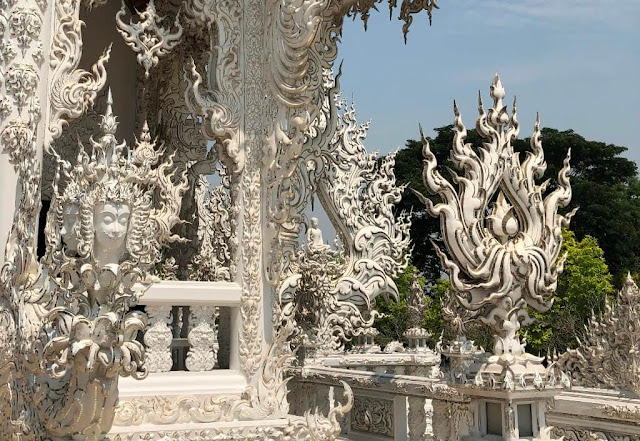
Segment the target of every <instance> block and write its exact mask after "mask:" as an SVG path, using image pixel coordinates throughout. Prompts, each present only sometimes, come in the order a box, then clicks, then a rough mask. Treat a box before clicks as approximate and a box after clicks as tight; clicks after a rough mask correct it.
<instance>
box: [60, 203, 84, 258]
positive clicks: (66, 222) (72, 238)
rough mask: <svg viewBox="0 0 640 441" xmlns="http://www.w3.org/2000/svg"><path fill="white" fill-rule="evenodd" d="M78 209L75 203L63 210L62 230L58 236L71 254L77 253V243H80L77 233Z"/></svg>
mask: <svg viewBox="0 0 640 441" xmlns="http://www.w3.org/2000/svg"><path fill="white" fill-rule="evenodd" d="M79 212H80V207H79V206H78V204H77V203H70V204H69V205H68V206H66V207H65V208H64V213H63V215H62V216H63V218H62V228H61V229H60V236H61V237H62V240H63V241H64V244H65V246H66V248H67V250H68V251H70V252H72V253H77V252H78V243H79V241H80V237H79V232H78V226H79V225H78V214H79Z"/></svg>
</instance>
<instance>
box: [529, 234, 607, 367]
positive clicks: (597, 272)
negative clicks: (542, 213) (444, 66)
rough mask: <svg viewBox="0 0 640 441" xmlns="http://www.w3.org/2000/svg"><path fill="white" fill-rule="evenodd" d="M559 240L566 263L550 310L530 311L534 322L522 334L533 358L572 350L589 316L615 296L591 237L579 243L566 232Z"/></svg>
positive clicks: (603, 262) (594, 240) (598, 248)
mask: <svg viewBox="0 0 640 441" xmlns="http://www.w3.org/2000/svg"><path fill="white" fill-rule="evenodd" d="M562 236H563V242H562V251H561V255H563V254H564V253H566V254H567V259H566V261H565V264H564V271H563V273H562V274H561V275H560V277H559V278H558V289H557V290H556V293H555V295H554V299H555V301H554V303H553V306H552V307H551V309H550V310H549V311H547V312H545V313H543V314H540V313H537V312H535V311H530V313H531V316H532V317H535V318H536V319H537V322H536V323H534V324H533V325H530V326H528V327H526V328H523V329H522V331H521V332H523V331H524V332H525V333H526V335H527V350H528V351H529V352H531V353H533V354H536V353H537V354H542V355H544V354H545V353H546V352H547V350H552V349H557V350H558V351H559V352H563V351H565V350H566V349H567V348H573V347H575V346H576V345H577V340H576V336H579V335H581V334H582V332H583V330H584V326H585V325H586V324H587V321H588V319H589V317H591V314H592V313H594V312H595V313H599V312H600V311H602V310H603V308H604V305H605V300H606V298H607V296H610V295H612V294H613V293H614V288H613V285H612V276H611V274H610V273H609V269H608V267H607V263H606V262H605V260H604V253H603V251H602V248H600V247H599V246H598V241H597V240H596V239H595V238H593V237H591V236H585V237H584V238H583V239H582V240H581V241H578V240H577V239H576V236H575V233H573V232H572V231H569V230H566V229H565V230H563V232H562Z"/></svg>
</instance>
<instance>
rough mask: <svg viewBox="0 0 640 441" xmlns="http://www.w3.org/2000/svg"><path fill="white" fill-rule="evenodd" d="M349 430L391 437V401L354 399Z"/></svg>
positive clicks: (365, 398)
mask: <svg viewBox="0 0 640 441" xmlns="http://www.w3.org/2000/svg"><path fill="white" fill-rule="evenodd" d="M351 429H352V430H357V431H360V432H368V433H373V434H376V435H382V436H390V437H392V436H393V401H389V400H379V399H375V398H368V397H356V398H355V399H354V400H353V409H352V410H351Z"/></svg>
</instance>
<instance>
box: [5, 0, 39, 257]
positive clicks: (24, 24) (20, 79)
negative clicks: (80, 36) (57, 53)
mask: <svg viewBox="0 0 640 441" xmlns="http://www.w3.org/2000/svg"><path fill="white" fill-rule="evenodd" d="M48 3H49V2H45V1H42V0H23V1H20V2H16V1H1V2H0V33H1V34H2V45H1V46H0V71H1V72H2V76H0V81H1V83H0V87H2V90H1V93H0V188H2V191H0V206H1V207H2V212H1V213H0V263H2V262H4V258H5V247H6V244H7V238H8V237H9V234H10V232H11V227H12V223H13V215H14V211H15V209H16V206H17V205H18V203H19V201H20V198H21V197H23V195H22V193H23V192H25V189H20V186H19V185H18V177H19V167H23V168H24V167H27V165H28V162H29V161H28V160H29V159H31V158H34V159H35V158H40V157H41V156H42V145H43V140H44V130H43V128H44V127H43V125H42V124H40V121H41V119H42V115H43V113H44V112H43V111H42V105H43V103H46V101H47V100H46V96H47V90H48V89H47V77H48V73H49V64H48V63H45V62H44V61H45V58H46V57H47V56H48V53H49V51H48V45H49V39H50V32H49V29H50V25H49V22H50V11H49V10H48V9H47V6H48ZM37 172H38V173H39V169H38V170H37ZM28 191H29V190H27V192H28ZM36 202H39V201H36ZM33 222H34V225H37V217H36V219H34V220H33ZM29 233H31V234H35V231H29ZM34 241H35V237H34Z"/></svg>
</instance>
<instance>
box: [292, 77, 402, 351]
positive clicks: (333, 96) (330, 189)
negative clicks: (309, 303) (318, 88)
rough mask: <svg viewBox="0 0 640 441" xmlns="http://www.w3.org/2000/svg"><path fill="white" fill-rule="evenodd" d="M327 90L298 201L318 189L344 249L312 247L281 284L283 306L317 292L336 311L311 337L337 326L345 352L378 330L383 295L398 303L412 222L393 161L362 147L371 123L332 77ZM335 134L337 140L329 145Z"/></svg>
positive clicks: (311, 136)
mask: <svg viewBox="0 0 640 441" xmlns="http://www.w3.org/2000/svg"><path fill="white" fill-rule="evenodd" d="M325 87H326V89H325V91H326V96H325V102H324V105H323V113H322V117H321V118H319V119H317V120H316V122H315V123H314V126H313V127H312V130H311V131H310V132H309V134H308V141H307V144H306V146H305V152H304V153H305V156H304V157H303V159H304V164H305V166H304V167H299V168H298V170H297V174H296V175H295V180H296V181H298V182H300V183H301V184H300V185H298V186H297V187H296V188H298V189H299V191H300V192H301V194H300V195H297V197H296V199H297V200H299V201H304V199H305V198H308V197H311V194H307V193H305V192H304V191H305V190H304V189H305V188H316V189H317V197H318V199H319V200H320V202H321V204H322V206H323V208H324V209H325V211H326V212H327V215H328V216H329V219H330V220H331V222H332V224H333V225H334V227H335V228H336V231H337V233H338V237H339V238H340V240H341V242H342V248H343V249H341V250H335V251H334V250H330V249H325V248H324V247H321V246H318V245H316V244H313V243H310V244H308V245H307V246H306V247H305V248H303V249H301V250H299V251H297V253H296V254H295V256H294V257H293V258H292V261H291V265H290V267H289V271H291V273H290V274H291V275H290V276H288V277H287V278H286V279H285V280H284V281H283V283H282V284H281V285H280V299H281V300H282V301H283V302H289V301H292V302H294V303H295V302H304V298H305V296H304V292H310V293H314V292H315V290H317V296H318V298H319V299H320V298H322V302H321V303H323V305H324V306H327V305H333V306H332V307H331V308H329V309H328V310H326V311H324V313H323V314H324V315H323V314H320V315H321V316H322V317H326V320H323V321H322V323H318V324H317V325H314V326H313V327H311V328H310V329H307V330H306V331H307V332H311V333H312V334H313V333H316V332H317V331H318V330H319V329H325V330H326V329H328V327H331V328H332V329H333V330H332V332H331V333H330V334H331V335H332V336H334V337H335V336H337V337H339V338H334V339H333V343H332V344H331V348H330V349H331V350H337V349H339V348H341V347H342V345H343V343H344V341H345V340H349V339H350V337H351V336H352V335H354V334H357V333H358V332H360V329H362V328H366V327H369V326H371V325H372V323H373V318H374V316H375V313H372V312H371V302H372V300H373V299H375V297H376V296H378V295H383V296H390V297H396V298H397V294H398V292H397V287H396V285H395V283H394V281H393V278H394V277H395V276H396V275H397V274H398V272H399V271H401V270H402V269H403V268H405V266H406V264H407V259H408V246H409V236H408V230H409V220H408V217H407V216H406V215H405V214H397V213H394V205H395V204H396V203H397V202H399V201H400V198H401V195H402V191H403V188H402V187H399V186H396V183H395V176H394V172H393V166H394V158H393V155H391V156H387V157H385V158H382V159H381V160H380V159H379V158H378V157H377V155H376V154H375V153H373V154H371V153H367V152H366V150H365V148H364V145H363V144H362V141H363V140H364V138H365V136H366V132H367V128H368V124H364V125H359V124H358V123H357V121H356V117H355V108H354V107H353V106H349V107H347V106H346V103H345V102H344V101H342V100H340V99H339V97H338V96H337V93H338V90H339V82H338V81H337V80H334V79H333V75H332V74H331V72H329V71H326V72H325ZM341 109H344V110H343V111H342V113H339V112H340V110H341ZM333 124H335V126H334V128H335V131H333V130H332V125H333ZM327 133H333V136H332V137H331V138H330V139H327V138H326V135H327ZM318 275H322V276H321V277H318V278H317V279H318V280H312V279H313V277H316V276H318ZM320 293H322V294H320ZM306 298H309V297H308V296H306ZM301 307H302V306H301ZM317 326H319V328H318V327H317ZM323 332H324V331H323ZM317 336H318V337H320V334H319V333H318V334H317ZM326 337H327V338H328V336H326ZM323 338H324V337H323ZM327 349H329V348H327Z"/></svg>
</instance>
